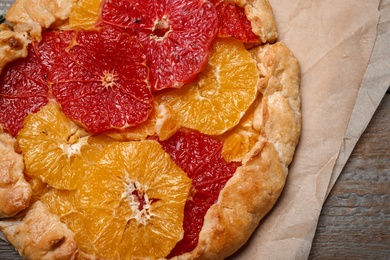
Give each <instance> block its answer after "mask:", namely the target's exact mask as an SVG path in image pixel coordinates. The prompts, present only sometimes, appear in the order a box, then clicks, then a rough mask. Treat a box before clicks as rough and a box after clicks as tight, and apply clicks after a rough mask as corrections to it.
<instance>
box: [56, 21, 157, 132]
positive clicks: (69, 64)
mask: <svg viewBox="0 0 390 260" xmlns="http://www.w3.org/2000/svg"><path fill="white" fill-rule="evenodd" d="M68 34H69V33H68V32H58V33H57V37H58V38H63V36H65V37H64V38H67V40H66V41H65V42H64V45H63V46H59V48H56V49H55V50H56V62H55V63H54V64H53V73H52V75H51V81H52V82H53V85H52V88H53V95H54V97H55V98H56V100H57V101H58V102H59V103H60V104H61V106H62V109H63V111H64V113H65V114H66V115H67V116H68V117H70V118H71V119H73V120H75V121H76V122H78V123H79V124H81V125H83V126H85V127H86V128H87V129H88V130H89V131H90V132H92V133H100V132H103V131H106V130H108V129H111V128H116V129H121V128H125V127H128V126H132V125H137V124H139V123H142V122H144V121H145V120H146V119H147V118H148V116H149V114H150V113H151V111H152V109H153V101H152V100H153V97H152V95H151V92H150V89H149V85H148V83H147V77H148V68H147V67H146V64H145V63H146V54H145V51H144V49H143V47H142V46H141V45H140V43H139V42H138V41H137V40H135V39H132V38H130V37H129V36H128V35H127V34H125V33H122V32H120V31H118V30H116V29H114V28H112V27H104V28H100V29H99V30H89V31H79V32H77V33H76V34H75V35H74V37H73V38H70V37H67V35H68Z"/></svg>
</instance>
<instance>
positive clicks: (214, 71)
mask: <svg viewBox="0 0 390 260" xmlns="http://www.w3.org/2000/svg"><path fill="white" fill-rule="evenodd" d="M258 78H259V77H258V72H257V68H256V64H255V62H254V60H253V59H252V57H251V56H250V54H249V52H248V51H247V50H246V49H245V47H244V45H243V43H242V42H240V41H238V40H235V39H233V38H227V39H218V40H216V41H215V43H214V45H213V46H212V50H211V57H210V60H209V64H208V66H207V67H206V70H205V71H204V72H203V73H202V74H200V76H199V80H198V81H197V82H194V83H191V84H189V85H187V86H184V87H183V88H181V89H179V90H173V91H171V92H167V93H165V94H164V95H160V96H159V97H158V100H159V102H161V103H166V104H167V105H169V106H171V107H172V108H173V110H174V111H175V112H176V113H177V115H178V117H179V118H180V120H181V124H182V126H184V127H187V128H191V129H195V130H198V131H199V132H201V133H204V134H208V135H219V134H222V133H224V132H226V131H227V130H229V129H231V128H233V127H234V126H235V125H237V124H238V122H239V121H240V119H241V118H242V116H243V115H244V114H245V111H247V110H248V108H249V107H250V105H251V104H252V102H253V101H254V100H255V98H256V96H257V82H258Z"/></svg>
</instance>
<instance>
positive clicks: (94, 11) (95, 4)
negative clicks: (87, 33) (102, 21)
mask: <svg viewBox="0 0 390 260" xmlns="http://www.w3.org/2000/svg"><path fill="white" fill-rule="evenodd" d="M100 3H101V0H79V1H77V3H76V4H75V6H74V7H73V9H72V12H71V13H70V16H69V25H70V27H72V28H80V29H91V28H93V27H94V25H95V23H96V21H97V19H98V18H99V12H100Z"/></svg>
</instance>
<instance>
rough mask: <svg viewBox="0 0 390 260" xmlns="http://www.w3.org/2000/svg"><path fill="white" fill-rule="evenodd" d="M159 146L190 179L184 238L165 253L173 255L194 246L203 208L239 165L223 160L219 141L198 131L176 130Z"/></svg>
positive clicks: (210, 202)
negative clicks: (169, 252)
mask: <svg viewBox="0 0 390 260" xmlns="http://www.w3.org/2000/svg"><path fill="white" fill-rule="evenodd" d="M161 145H162V147H163V149H164V150H165V151H166V152H167V153H169V155H170V156H171V158H172V159H173V161H174V162H175V163H176V164H177V165H179V166H180V168H182V169H183V170H184V171H185V172H186V173H187V175H188V177H190V178H191V179H192V189H191V194H190V198H189V199H188V201H187V203H186V206H185V209H184V222H183V226H184V238H183V239H182V240H181V241H180V242H179V243H178V244H177V245H176V247H175V248H174V249H173V250H172V252H171V254H170V255H169V257H173V256H177V255H180V254H183V253H185V252H189V251H191V250H193V249H194V248H195V247H196V245H197V243H198V239H199V237H198V236H199V232H200V230H201V229H202V226H203V219H204V216H205V215H206V212H207V210H208V209H209V208H210V207H211V205H213V204H214V203H215V202H216V201H217V199H218V195H219V192H220V191H221V190H222V189H223V187H224V186H225V184H226V182H227V181H228V180H229V179H230V177H231V176H232V175H233V174H234V172H235V171H236V169H237V167H238V166H239V164H238V163H227V162H226V161H225V160H224V159H223V158H222V155H221V150H222V142H221V141H219V140H216V139H213V138H211V137H209V136H206V135H203V134H200V133H198V132H183V131H179V132H178V133H176V134H175V135H174V136H172V137H171V138H170V139H168V140H166V141H162V142H161Z"/></svg>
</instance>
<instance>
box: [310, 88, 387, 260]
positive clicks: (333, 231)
mask: <svg viewBox="0 0 390 260" xmlns="http://www.w3.org/2000/svg"><path fill="white" fill-rule="evenodd" d="M309 259H390V91H389V90H388V91H387V94H386V95H385V97H384V99H383V100H382V102H381V104H380V106H379V107H378V109H377V111H376V113H375V115H374V116H373V118H372V120H371V122H370V124H369V125H368V127H367V129H366V131H365V132H364V133H363V135H362V136H361V138H360V140H359V141H358V143H357V145H356V147H355V149H354V150H353V152H352V154H351V157H350V158H349V160H348V162H347V164H346V165H345V167H344V169H343V171H342V172H341V174H340V177H339V178H338V180H337V182H336V184H335V186H334V187H333V189H332V191H331V193H330V194H329V196H328V198H327V200H326V202H325V204H324V206H323V209H322V211H321V215H320V219H319V222H318V226H317V230H316V234H315V237H314V240H313V245H312V249H311V252H310V257H309Z"/></svg>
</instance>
